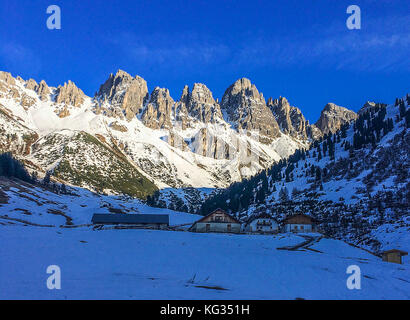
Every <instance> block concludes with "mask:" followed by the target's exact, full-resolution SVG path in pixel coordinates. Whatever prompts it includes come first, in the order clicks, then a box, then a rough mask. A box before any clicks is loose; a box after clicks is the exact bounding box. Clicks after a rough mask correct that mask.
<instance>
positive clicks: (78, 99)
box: [55, 80, 85, 107]
mask: <svg viewBox="0 0 410 320" xmlns="http://www.w3.org/2000/svg"><path fill="white" fill-rule="evenodd" d="M84 100H85V94H84V92H83V91H82V90H81V89H79V88H78V87H77V86H76V85H75V83H74V82H72V81H70V80H68V82H67V83H64V86H58V88H57V90H56V96H55V102H56V103H63V104H65V105H67V106H74V107H79V106H80V105H82V104H83V103H84Z"/></svg>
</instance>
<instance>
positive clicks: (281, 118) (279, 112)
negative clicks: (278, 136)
mask: <svg viewBox="0 0 410 320" xmlns="http://www.w3.org/2000/svg"><path fill="white" fill-rule="evenodd" d="M268 107H269V108H270V109H271V110H272V113H273V115H274V117H275V119H276V121H277V122H278V124H279V127H280V128H281V130H282V131H283V132H284V133H285V134H290V135H291V136H292V137H294V138H302V139H307V132H306V119H305V117H304V116H303V114H302V111H300V109H299V108H297V107H293V106H291V105H290V104H289V101H288V100H287V99H286V98H285V97H279V98H278V99H275V100H273V99H272V98H270V99H269V100H268Z"/></svg>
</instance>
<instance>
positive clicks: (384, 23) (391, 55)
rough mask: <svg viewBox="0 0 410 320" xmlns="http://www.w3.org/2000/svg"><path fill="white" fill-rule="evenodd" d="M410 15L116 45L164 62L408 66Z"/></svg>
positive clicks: (127, 37)
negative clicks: (291, 31)
mask: <svg viewBox="0 0 410 320" xmlns="http://www.w3.org/2000/svg"><path fill="white" fill-rule="evenodd" d="M408 21H410V16H404V17H389V18H386V17H384V18H383V19H382V18H378V19H373V20H366V21H365V23H363V24H364V25H363V28H362V30H348V29H347V28H346V27H345V25H344V24H341V23H338V24H335V25H333V26H329V27H327V28H323V26H322V27H321V28H322V29H320V27H319V26H312V27H311V28H307V29H306V30H302V31H301V32H300V33H299V34H298V35H292V36H283V35H281V36H277V37H266V36H265V35H264V34H263V32H262V35H261V34H259V35H257V36H255V35H244V36H243V37H240V39H238V40H237V41H234V42H233V41H230V42H228V41H225V40H224V39H222V38H210V37H209V36H208V37H205V38H204V37H201V36H199V35H196V34H189V33H185V34H183V35H172V36H171V35H166V34H156V35H150V36H149V37H143V38H141V37H137V36H136V35H133V34H130V33H124V34H122V35H121V36H120V37H116V38H115V40H110V41H111V42H112V44H114V45H116V46H118V47H119V48H121V50H122V51H123V52H124V54H125V55H126V56H128V57H129V58H130V59H134V60H135V61H139V62H141V63H144V64H162V65H163V66H165V67H170V66H175V67H180V66H184V67H189V66H193V67H196V66H198V65H201V66H207V65H218V64H221V65H224V67H226V68H229V67H230V68H236V67H241V66H244V65H246V66H247V67H264V66H275V67H288V66H301V67H303V66H312V65H313V66H315V67H319V68H330V69H335V70H353V71H380V72H393V71H400V70H401V71H410V59H409V58H408V56H409V53H410V24H409V23H408Z"/></svg>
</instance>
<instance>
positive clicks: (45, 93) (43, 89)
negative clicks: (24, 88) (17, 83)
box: [34, 80, 51, 101]
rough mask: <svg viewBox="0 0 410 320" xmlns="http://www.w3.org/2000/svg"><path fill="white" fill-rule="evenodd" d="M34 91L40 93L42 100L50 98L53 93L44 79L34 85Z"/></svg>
mask: <svg viewBox="0 0 410 320" xmlns="http://www.w3.org/2000/svg"><path fill="white" fill-rule="evenodd" d="M34 91H35V92H36V93H37V94H38V95H39V97H40V100H41V101H46V100H48V97H49V95H50V93H51V90H50V88H49V87H48V85H47V83H46V82H45V81H44V80H41V81H40V83H39V84H37V85H36V86H35V87H34Z"/></svg>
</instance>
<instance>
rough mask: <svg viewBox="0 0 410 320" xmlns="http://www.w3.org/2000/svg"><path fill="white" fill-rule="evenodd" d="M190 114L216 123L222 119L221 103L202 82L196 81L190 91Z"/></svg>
mask: <svg viewBox="0 0 410 320" xmlns="http://www.w3.org/2000/svg"><path fill="white" fill-rule="evenodd" d="M187 108H188V112H189V115H190V116H192V117H193V118H195V119H197V120H198V121H201V122H205V123H214V122H215V121H216V120H217V119H222V118H223V117H222V112H221V108H220V106H219V104H218V103H217V102H216V101H215V99H214V97H213V96H212V92H211V90H209V89H208V87H207V86H206V85H204V84H202V83H195V84H194V86H193V88H192V91H191V92H190V93H189V100H188V105H187Z"/></svg>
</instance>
